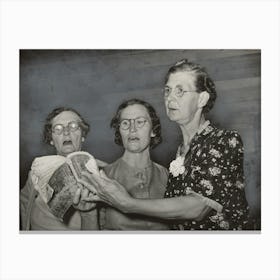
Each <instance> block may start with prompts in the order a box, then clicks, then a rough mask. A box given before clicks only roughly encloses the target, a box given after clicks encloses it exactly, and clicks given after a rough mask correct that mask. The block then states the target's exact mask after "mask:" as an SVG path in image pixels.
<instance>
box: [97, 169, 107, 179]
mask: <svg viewBox="0 0 280 280" xmlns="http://www.w3.org/2000/svg"><path fill="white" fill-rule="evenodd" d="M99 172H100V177H101V178H103V179H109V178H108V177H107V175H106V173H105V172H104V170H103V169H101V170H100V171H99Z"/></svg>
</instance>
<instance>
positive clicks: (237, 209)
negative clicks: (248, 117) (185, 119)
mask: <svg viewBox="0 0 280 280" xmlns="http://www.w3.org/2000/svg"><path fill="white" fill-rule="evenodd" d="M180 151H181V146H180V147H179V149H178V152H177V159H176V161H177V168H176V164H175V168H174V166H172V163H171V165H170V173H169V178H168V183H167V189H166V192H165V197H177V196H184V195H188V194H189V193H190V192H192V191H194V192H196V193H198V194H200V195H202V196H204V197H207V198H209V199H212V200H214V201H216V202H218V203H219V204H221V205H222V206H223V208H222V211H221V212H217V211H215V210H214V209H213V210H211V211H210V212H209V214H207V216H206V217H205V218H204V219H203V220H202V221H199V222H198V221H194V220H188V221H184V222H178V223H177V224H174V225H173V226H172V229H181V230H241V229H249V228H248V227H249V222H248V212H249V208H248V204H247V201H246V197H245V191H244V172H243V144H242V140H241V138H240V136H239V134H238V133H237V132H236V131H229V130H223V129H218V128H216V127H214V126H213V125H211V124H210V122H209V121H208V122H207V123H206V126H204V129H203V130H202V131H201V132H200V133H197V134H196V135H195V136H194V137H193V139H192V141H191V143H190V148H189V151H188V153H187V155H186V156H185V158H183V157H180ZM182 159H184V160H182ZM180 161H181V163H180ZM173 163H174V161H173ZM178 163H179V164H178Z"/></svg>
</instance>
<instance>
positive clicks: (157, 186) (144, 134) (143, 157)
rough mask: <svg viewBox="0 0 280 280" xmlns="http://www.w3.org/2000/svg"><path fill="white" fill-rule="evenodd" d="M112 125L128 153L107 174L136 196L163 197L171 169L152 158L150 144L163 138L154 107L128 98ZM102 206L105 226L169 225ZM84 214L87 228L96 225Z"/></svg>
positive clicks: (140, 227) (101, 218)
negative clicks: (168, 170)
mask: <svg viewBox="0 0 280 280" xmlns="http://www.w3.org/2000/svg"><path fill="white" fill-rule="evenodd" d="M111 127H112V128H114V129H115V143H116V144H118V145H120V146H122V147H123V148H124V153H123V155H122V156H121V158H119V159H118V160H116V161H115V162H114V163H112V164H109V165H107V166H105V168H104V171H105V173H106V175H107V176H108V177H109V178H111V179H114V180H116V181H118V182H119V183H120V184H122V185H123V186H124V188H125V189H126V191H127V192H128V193H129V194H130V195H131V196H132V197H134V198H137V199H139V198H141V199H155V198H163V196H164V192H165V187H166V183H167V176H168V172H167V170H166V169H165V168H164V167H163V166H161V165H159V164H157V163H155V162H153V161H152V160H151V158H150V148H151V149H153V148H155V147H156V146H157V145H158V144H159V143H160V142H161V126H160V121H159V118H158V116H157V114H156V112H155V110H154V108H153V107H152V106H151V105H150V104H149V103H147V102H144V101H142V100H138V99H131V100H128V101H125V102H123V103H122V104H121V105H120V106H119V108H118V110H117V112H116V114H115V116H114V117H113V119H112V121H111ZM99 206H100V212H99V213H100V215H99V222H100V229H101V230H164V229H168V227H167V225H166V224H165V223H163V221H162V220H161V219H159V218H152V217H147V216H143V215H139V214H125V213H122V212H121V211H119V210H117V209H116V208H112V207H109V206H108V205H106V204H103V205H102V204H101V205H99ZM83 218H84V219H83V229H95V228H94V227H93V228H92V225H94V222H92V221H91V220H90V215H88V216H87V219H85V216H84V217H83ZM93 219H94V215H93Z"/></svg>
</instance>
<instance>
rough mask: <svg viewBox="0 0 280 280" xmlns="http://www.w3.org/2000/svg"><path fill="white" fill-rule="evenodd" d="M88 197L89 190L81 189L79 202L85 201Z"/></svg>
mask: <svg viewBox="0 0 280 280" xmlns="http://www.w3.org/2000/svg"><path fill="white" fill-rule="evenodd" d="M88 196H89V190H88V189H86V188H83V190H82V192H81V200H83V201H85V198H87V197H88Z"/></svg>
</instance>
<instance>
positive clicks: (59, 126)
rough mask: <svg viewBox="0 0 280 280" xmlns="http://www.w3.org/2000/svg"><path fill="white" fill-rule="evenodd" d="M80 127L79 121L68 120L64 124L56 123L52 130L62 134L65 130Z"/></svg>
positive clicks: (73, 130) (71, 130) (74, 129)
mask: <svg viewBox="0 0 280 280" xmlns="http://www.w3.org/2000/svg"><path fill="white" fill-rule="evenodd" d="M79 128H80V122H77V121H72V122H69V123H68V124H67V125H66V126H63V125H62V124H56V125H54V126H53V127H52V132H53V133H54V134H56V135H60V134H62V133H63V132H64V131H65V130H67V132H69V131H70V132H75V131H77V130H78V129H79Z"/></svg>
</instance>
